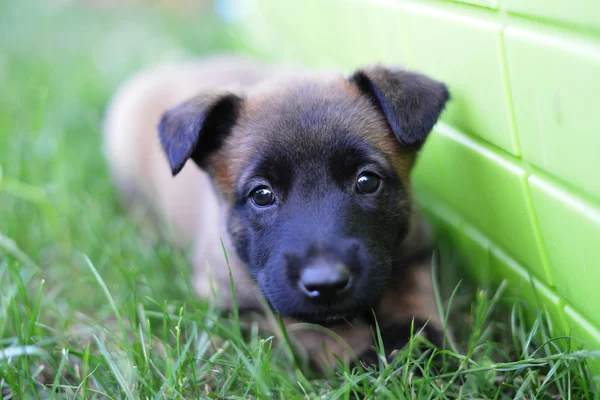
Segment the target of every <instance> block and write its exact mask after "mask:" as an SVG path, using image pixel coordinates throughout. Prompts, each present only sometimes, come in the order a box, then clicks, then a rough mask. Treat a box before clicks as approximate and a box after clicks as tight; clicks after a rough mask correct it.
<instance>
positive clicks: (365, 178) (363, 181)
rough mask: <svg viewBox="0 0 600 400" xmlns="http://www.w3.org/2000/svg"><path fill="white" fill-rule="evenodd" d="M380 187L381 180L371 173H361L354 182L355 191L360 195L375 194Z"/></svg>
mask: <svg viewBox="0 0 600 400" xmlns="http://www.w3.org/2000/svg"><path fill="white" fill-rule="evenodd" d="M379 185H381V178H380V177H379V176H378V175H375V174H374V173H372V172H363V173H362V174H360V175H359V176H358V179H357V180H356V190H358V193H361V194H368V193H375V192H376V191H377V189H379Z"/></svg>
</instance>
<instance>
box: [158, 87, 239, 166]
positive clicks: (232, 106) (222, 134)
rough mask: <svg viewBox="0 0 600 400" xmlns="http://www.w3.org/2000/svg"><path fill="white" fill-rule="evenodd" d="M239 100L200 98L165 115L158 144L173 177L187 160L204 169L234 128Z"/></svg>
mask: <svg viewBox="0 0 600 400" xmlns="http://www.w3.org/2000/svg"><path fill="white" fill-rule="evenodd" d="M242 103H243V100H242V99H241V98H240V97H238V96H237V95H235V94H232V93H225V94H218V95H215V94H203V95H199V96H196V97H194V98H192V99H190V100H188V101H186V102H184V103H182V104H180V105H179V106H177V107H175V108H172V109H170V110H168V111H167V112H165V114H164V115H163V116H162V119H161V120H160V123H159V125H158V131H159V137H160V143H161V145H162V148H163V149H164V151H165V154H166V156H167V159H168V160H169V165H170V166H171V172H172V173H173V176H175V175H177V174H178V173H179V171H181V169H182V168H183V166H184V165H185V163H186V161H187V160H188V159H189V158H191V159H192V160H194V162H195V163H196V164H197V165H198V166H199V167H201V168H204V167H206V166H207V160H208V158H209V156H210V155H211V154H213V153H214V152H215V151H217V150H218V149H219V148H220V147H221V146H222V145H223V143H224V141H225V139H226V138H227V136H228V135H229V133H230V132H231V129H232V128H233V126H234V125H235V123H236V121H237V118H238V116H239V113H240V109H241V107H242Z"/></svg>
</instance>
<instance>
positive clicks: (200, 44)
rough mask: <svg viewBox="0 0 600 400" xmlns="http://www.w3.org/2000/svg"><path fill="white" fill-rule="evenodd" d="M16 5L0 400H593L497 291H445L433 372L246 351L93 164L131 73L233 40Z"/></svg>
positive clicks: (176, 18)
mask: <svg viewBox="0 0 600 400" xmlns="http://www.w3.org/2000/svg"><path fill="white" fill-rule="evenodd" d="M12 3H13V4H8V2H7V1H2V2H0V88H1V90H0V391H1V392H2V395H3V398H6V399H10V398H14V399H25V398H38V397H39V398H53V397H59V398H115V399H117V398H127V399H130V398H143V399H153V398H219V399H224V398H258V399H265V398H279V399H295V398H298V399H314V398H328V399H329V398H331V399H338V398H340V399H349V398H376V399H383V398H398V399H403V398H411V399H417V398H418V399H421V398H439V399H446V398H497V399H504V398H506V399H508V398H528V399H530V398H573V399H582V398H593V396H594V394H595V393H596V392H595V389H594V387H593V384H592V380H591V378H590V373H589V372H588V371H587V368H586V358H587V357H588V356H590V355H592V353H590V352H585V351H577V349H578V347H577V345H576V342H574V341H573V342H570V341H569V339H568V338H558V339H555V340H550V336H549V335H548V333H547V332H548V331H547V326H546V324H545V323H544V321H545V319H544V318H543V316H540V318H538V319H537V322H536V323H535V324H533V325H531V324H525V323H524V322H523V321H524V317H523V314H524V312H525V310H524V306H523V305H521V304H520V302H518V301H515V302H514V303H513V304H514V306H512V307H507V306H506V305H505V303H500V302H498V301H497V300H498V297H499V295H500V294H501V292H502V290H503V287H502V286H500V287H499V288H498V290H487V291H486V290H476V289H474V288H468V287H467V285H466V284H461V285H460V287H459V289H460V290H458V291H457V292H456V295H455V296H453V297H452V296H449V293H452V289H453V288H454V286H452V287H449V288H442V289H443V290H441V291H440V293H441V296H442V297H443V301H441V302H440V306H441V307H443V308H444V309H447V308H449V306H448V305H449V304H450V303H451V307H450V310H451V312H450V313H449V320H450V322H451V324H453V325H455V326H456V328H457V329H456V341H455V342H456V343H452V344H449V345H448V348H447V349H446V350H444V351H442V353H441V354H442V357H443V359H444V365H443V368H442V370H440V371H434V370H429V369H427V368H426V366H427V363H428V360H429V357H430V356H431V351H430V352H425V353H422V352H419V351H417V350H415V348H414V346H412V345H411V346H409V347H408V348H407V349H405V350H403V351H401V352H400V353H399V355H398V357H397V359H396V362H395V363H394V364H393V365H382V366H381V371H379V372H376V371H363V370H353V371H351V370H348V369H347V368H346V369H344V368H342V369H340V371H339V373H338V374H336V375H335V376H332V377H330V378H329V379H323V378H319V377H316V376H315V375H314V374H313V373H311V371H308V370H306V369H304V368H302V367H301V366H300V365H299V363H297V362H295V361H294V359H293V358H292V357H291V356H290V352H289V351H287V350H288V348H287V347H286V346H285V344H283V343H285V341H284V340H280V338H279V337H278V335H276V337H260V336H259V335H257V334H256V331H255V330H254V329H252V328H251V329H250V330H249V332H248V334H247V335H245V337H244V338H242V337H241V335H240V334H239V331H238V326H239V325H238V321H236V319H235V318H234V317H232V316H228V315H220V314H219V313H218V312H217V311H216V310H214V309H212V308H211V307H210V305H208V304H204V303H201V302H199V301H197V300H195V299H194V296H193V293H192V291H191V289H190V286H189V275H190V273H189V270H188V265H187V263H186V254H185V252H182V251H180V250H175V249H172V248H170V247H169V245H168V244H166V243H165V242H164V241H162V240H161V238H160V237H159V236H158V235H156V234H153V232H152V230H151V229H147V228H143V229H142V228H141V225H140V224H136V223H135V222H134V221H133V220H132V218H130V217H128V216H126V215H125V213H124V212H123V210H122V209H121V207H120V206H119V203H118V201H117V199H116V196H115V192H114V190H113V188H112V186H111V183H110V181H109V177H108V174H107V169H106V166H105V163H104V160H103V158H102V154H101V150H100V143H101V122H102V114H103V111H104V108H105V106H106V102H107V101H108V99H109V97H110V95H111V94H112V92H113V91H114V90H115V88H116V87H117V85H118V83H119V82H121V81H122V80H123V79H124V78H125V77H126V76H127V75H128V74H130V73H131V72H133V71H135V70H137V69H139V68H140V67H142V66H144V65H149V64H152V63H155V62H158V61H160V60H163V59H166V58H170V57H179V56H182V57H184V56H190V55H197V54H202V53H206V52H209V51H211V50H215V49H223V48H227V47H231V46H232V42H233V41H232V40H231V38H229V37H228V35H227V34H226V33H225V31H224V28H223V27H221V26H219V25H218V24H217V23H216V22H215V20H214V18H210V17H209V16H206V15H195V14H194V13H189V12H187V13H183V14H182V13H175V12H172V11H170V12H167V11H165V10H163V11H162V12H161V11H159V10H158V9H153V10H147V11H145V12H140V11H138V12H135V13H134V12H130V11H124V10H118V11H115V10H112V11H111V10H109V9H96V10H90V9H85V8H74V7H73V6H69V7H67V6H66V4H68V3H69V2H67V1H48V2H39V3H40V4H45V5H44V6H40V5H38V4H37V3H38V2H35V3H33V2H29V1H18V2H17V1H14V2H12ZM48 3H49V4H53V5H48ZM61 4H62V6H61ZM440 263H441V266H442V267H443V268H440V267H438V268H439V269H440V270H449V269H451V268H454V265H455V264H456V262H454V261H453V260H450V259H448V257H445V259H442V260H441V262H440ZM450 298H452V301H449V299H450ZM569 343H572V345H570V344H569ZM570 348H573V350H572V351H570V350H569V351H568V349H570ZM560 349H562V350H560Z"/></svg>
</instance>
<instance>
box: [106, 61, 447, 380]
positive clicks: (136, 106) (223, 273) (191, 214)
mask: <svg viewBox="0 0 600 400" xmlns="http://www.w3.org/2000/svg"><path fill="white" fill-rule="evenodd" d="M265 75H269V76H271V75H272V71H270V70H267V69H266V67H264V66H263V65H260V64H257V63H254V62H251V61H249V60H246V59H241V58H237V57H229V56H222V57H216V58H214V59H212V60H209V61H206V60H205V61H202V62H201V63H187V64H185V63H181V64H179V63H178V64H168V65H163V66H160V67H157V68H154V69H151V70H149V71H147V72H144V73H142V74H140V75H138V76H136V77H135V78H133V79H132V80H131V81H130V82H128V83H127V84H126V85H124V86H123V88H122V89H121V90H120V91H119V92H118V94H117V95H116V97H115V99H114V101H113V103H112V104H111V106H110V109H109V112H108V115H107V122H106V127H105V131H106V134H105V152H106V156H107V158H108V161H109V164H110V168H111V172H112V175H113V178H114V181H115V183H116V185H117V187H118V188H119V190H120V192H121V193H122V194H123V195H124V198H125V199H126V200H128V201H130V202H134V203H144V202H150V203H151V205H152V206H153V207H154V208H155V209H157V210H158V212H159V213H160V214H161V215H162V216H163V217H164V220H165V222H166V223H167V225H168V226H169V227H170V228H171V229H172V230H173V233H174V237H175V241H176V243H178V244H181V245H187V244H191V245H192V246H193V260H192V264H193V275H194V276H193V285H194V288H195V290H196V292H197V294H198V295H199V296H200V297H202V298H205V299H213V295H212V289H211V286H213V285H214V291H215V293H216V299H213V300H216V301H217V303H218V305H219V306H220V307H222V308H224V309H229V308H231V307H232V303H231V292H230V283H229V271H228V267H227V265H226V263H225V259H224V256H223V251H222V247H221V239H222V240H223V242H224V245H225V248H226V249H227V252H228V257H229V261H230V266H231V272H232V275H233V278H234V283H235V286H236V292H237V293H236V295H237V299H238V304H239V307H240V309H242V310H243V309H258V308H259V307H260V301H259V299H258V297H257V296H259V295H260V291H259V289H258V288H257V286H256V284H255V283H254V282H253V280H252V279H251V278H250V276H249V274H248V273H247V271H246V268H245V266H244V265H243V263H242V262H241V261H240V260H239V259H238V258H237V256H236V254H235V251H234V250H233V247H232V243H231V240H230V237H229V235H228V233H227V231H226V229H225V218H224V216H225V211H226V208H225V207H223V205H224V204H225V203H227V202H228V201H230V200H231V199H223V198H219V195H217V194H216V193H215V190H214V188H213V186H212V184H211V182H210V180H209V178H208V176H207V174H206V173H205V172H203V171H201V170H200V169H199V168H198V167H197V166H196V165H195V164H194V163H193V162H188V163H187V164H186V166H185V167H184V168H183V170H182V172H181V173H180V174H179V175H178V176H177V178H176V179H174V178H173V177H172V175H171V172H170V169H169V165H168V162H167V160H166V157H165V156H164V154H163V152H162V150H161V148H160V144H159V140H158V134H157V124H158V122H159V119H160V117H161V115H162V114H163V112H164V111H166V110H167V109H168V108H171V107H173V106H176V105H178V104H179V103H180V102H182V101H184V100H187V99H188V98H190V97H192V96H193V95H195V94H197V93H199V92H201V91H211V90H215V89H222V88H223V87H224V86H225V87H227V86H230V83H231V80H232V76H235V77H237V78H238V79H237V81H238V82H236V83H237V85H236V93H238V92H241V93H244V90H245V87H246V86H247V85H250V84H253V83H254V82H256V81H258V80H259V79H260V78H261V77H263V76H265ZM286 79H291V78H288V77H287V75H286V74H283V75H282V80H283V81H285V80H286ZM339 82H340V84H338V85H337V86H330V87H327V88H326V90H333V91H335V90H337V91H339V93H340V96H348V95H351V96H356V98H357V99H358V97H359V96H360V93H359V92H358V90H356V89H355V88H353V87H351V86H350V85H347V84H341V82H342V80H341V79H340V81H339ZM262 90H264V89H263V88H261V87H260V86H259V87H258V88H255V89H253V97H252V98H253V100H252V101H251V102H248V105H247V107H246V111H245V112H258V110H263V109H265V108H268V107H266V106H267V104H266V103H267V102H268V100H267V99H266V98H264V97H261V95H260V94H261V91H262ZM361 101H363V100H361ZM364 102H365V107H366V106H367V104H368V103H367V102H366V100H365V101H364ZM244 120H245V118H244V116H243V115H242V116H241V117H240V122H239V123H240V124H244V123H245V122H244ZM380 126H381V129H380V130H379V131H378V132H363V134H364V135H365V138H367V139H368V140H369V141H370V142H371V143H373V144H374V145H375V146H377V147H378V148H380V149H381V150H382V152H383V153H384V154H385V155H386V157H389V158H390V159H392V160H393V162H394V163H395V165H396V168H397V170H398V171H399V172H400V176H401V178H402V180H403V183H404V184H405V186H406V187H407V188H409V185H408V176H409V171H410V168H411V167H412V163H413V161H414V154H413V153H412V152H408V151H406V152H405V151H400V150H399V149H398V146H397V145H396V143H395V141H394V139H393V136H392V135H391V133H390V132H389V128H388V127H387V125H386V124H385V121H384V119H383V118H381V124H380ZM247 140H248V139H247V138H244V137H240V136H239V135H238V134H237V133H236V130H235V129H234V130H233V132H232V134H231V138H230V139H229V140H228V141H227V144H226V145H225V146H224V148H223V149H222V150H220V151H219V152H217V154H215V155H214V161H212V162H211V166H212V168H213V170H214V175H215V180H216V184H217V185H218V186H219V188H220V189H222V191H223V192H224V193H225V196H227V195H228V194H229V193H230V191H231V188H232V186H233V184H234V182H235V179H236V177H237V176H238V175H239V173H240V171H241V168H242V166H243V165H244V163H246V162H248V161H249V159H250V157H251V156H252V154H250V153H249V152H250V150H249V149H251V148H253V147H252V146H249V145H247V144H246V142H247ZM265 140H271V139H269V138H265ZM428 236H429V232H428V230H427V229H426V227H425V225H423V223H422V221H421V219H420V218H419V217H418V215H417V214H415V216H414V217H413V223H412V229H411V231H410V233H409V236H408V238H407V239H406V241H405V247H406V248H407V249H408V250H410V251H415V252H418V251H419V250H420V249H421V247H426V246H428V245H429V240H428ZM426 267H427V266H420V267H416V268H413V269H412V270H411V271H412V273H411V274H410V275H409V277H408V278H407V280H403V281H398V282H394V283H393V284H392V285H391V286H390V288H389V290H388V291H387V292H386V294H385V295H384V298H383V300H382V301H381V303H380V305H379V307H378V311H379V312H380V313H381V315H382V316H384V317H385V318H386V319H390V320H394V319H398V320H403V321H405V320H406V319H407V318H411V317H412V316H413V315H414V316H417V317H420V318H422V319H423V320H428V319H429V318H432V323H436V324H439V318H438V317H437V312H436V309H435V306H434V305H433V304H432V298H433V297H432V296H431V285H430V283H431V278H430V276H428V275H427V268H426ZM209 276H210V277H211V278H212V281H211V280H210V279H209V278H208V277H209ZM287 323H288V324H289V326H290V330H291V331H292V332H294V333H295V335H296V336H297V337H298V339H299V340H300V341H301V342H302V344H303V346H304V347H305V349H306V350H307V351H308V352H309V353H310V354H311V355H313V357H314V358H315V360H317V362H318V363H319V364H320V365H321V366H322V367H323V368H325V367H326V366H330V365H332V364H333V361H334V359H333V356H332V355H333V354H337V355H340V356H345V357H352V356H353V355H358V354H360V353H361V352H363V351H364V350H366V349H368V348H369V347H370V346H371V342H372V340H371V339H372V332H371V329H370V327H369V326H368V325H367V324H366V323H365V322H357V323H356V324H354V325H347V326H342V327H338V328H335V329H334V332H335V334H337V335H338V336H339V337H341V338H342V339H343V341H345V342H346V343H347V344H346V345H344V344H341V343H340V342H339V341H336V340H334V339H332V338H331V337H330V336H328V335H324V334H323V333H320V332H317V331H313V330H308V329H304V328H303V329H299V325H298V324H297V322H296V321H293V320H289V319H288V320H287ZM300 326H302V325H300ZM324 344H325V345H326V346H327V349H328V352H329V354H327V355H323V354H321V351H322V349H323V345H324ZM348 348H349V349H351V350H350V351H349V352H348V351H346V350H347V349H348Z"/></svg>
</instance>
